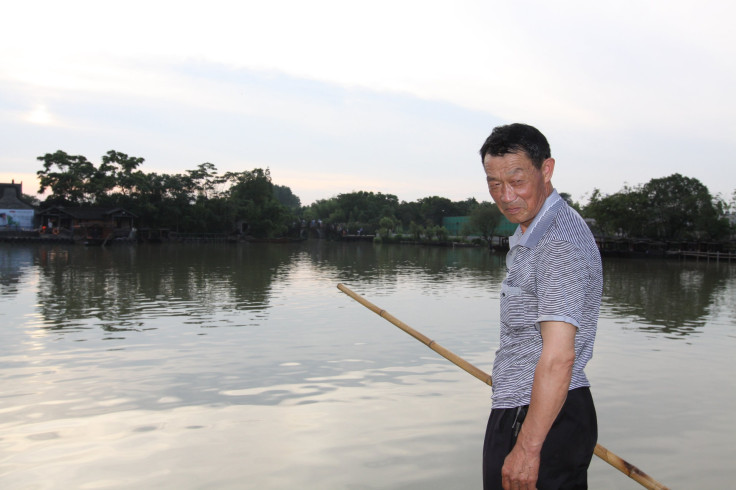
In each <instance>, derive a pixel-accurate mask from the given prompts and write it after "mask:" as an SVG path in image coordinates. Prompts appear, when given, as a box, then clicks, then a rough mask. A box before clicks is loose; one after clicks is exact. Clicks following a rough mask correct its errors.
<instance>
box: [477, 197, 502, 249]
mask: <svg viewBox="0 0 736 490" xmlns="http://www.w3.org/2000/svg"><path fill="white" fill-rule="evenodd" d="M502 217H503V215H502V213H501V210H500V209H498V206H496V205H495V204H492V203H490V202H482V203H480V204H479V205H478V207H476V208H475V209H474V210H473V211H471V212H470V227H471V228H472V229H473V230H474V231H475V232H476V233H478V234H479V235H480V236H481V237H483V239H484V240H486V241H490V240H491V239H492V238H493V232H494V230H495V229H496V227H497V226H498V225H499V224H500V223H501V219H502Z"/></svg>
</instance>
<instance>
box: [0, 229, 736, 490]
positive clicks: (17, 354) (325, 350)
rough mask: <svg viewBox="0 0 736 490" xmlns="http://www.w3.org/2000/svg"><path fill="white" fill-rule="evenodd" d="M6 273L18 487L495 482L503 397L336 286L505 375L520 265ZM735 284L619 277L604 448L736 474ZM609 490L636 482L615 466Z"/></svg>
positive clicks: (596, 376)
mask: <svg viewBox="0 0 736 490" xmlns="http://www.w3.org/2000/svg"><path fill="white" fill-rule="evenodd" d="M0 259H2V261H1V262H0V324H2V329H1V330H0V336H1V337H0V367H1V368H2V369H0V383H2V386H3V396H2V397H0V413H2V414H3V417H2V419H0V454H3V458H2V459H0V487H2V488H25V487H28V488H84V487H87V488H131V489H132V488H143V487H146V488H148V487H152V486H155V487H157V488H293V487H303V486H304V484H305V482H316V483H315V484H314V485H308V486H309V488H325V489H338V488H340V489H341V488H382V489H383V488H395V489H410V488H413V489H432V488H437V489H440V488H442V489H445V488H479V486H480V470H479V467H480V466H479V465H480V450H481V445H482V434H483V430H484V428H485V421H486V417H487V414H488V409H489V403H490V402H489V394H490V393H489V390H488V388H487V387H486V386H485V385H483V384H482V383H480V382H478V381H477V380H475V379H474V378H472V377H470V376H468V375H467V374H466V373H464V372H462V371H460V370H458V369H457V368H455V367H454V366H453V365H451V364H450V363H448V362H447V361H445V360H443V359H441V358H439V357H438V356H437V355H435V354H434V353H433V352H431V351H429V350H428V349H426V347H424V346H422V345H421V344H418V343H417V342H416V341H415V340H414V339H411V338H409V337H408V336H406V335H405V334H403V333H401V332H400V331H397V329H396V328H395V327H393V326H392V325H390V324H388V323H387V322H385V321H384V320H382V319H380V318H379V317H378V316H376V315H375V314H373V313H371V312H369V311H368V310H366V309H365V308H363V307H362V306H360V305H358V304H357V303H355V302H353V301H352V300H350V299H349V298H348V297H347V296H345V295H343V294H342V293H339V292H338V291H337V289H336V287H335V286H336V284H337V283H338V282H343V283H345V284H347V285H348V286H349V287H351V289H353V290H355V291H356V292H358V293H359V294H362V295H364V296H365V297H366V298H367V299H369V300H371V301H373V302H375V303H376V304H378V305H379V306H380V307H382V308H385V309H386V310H387V311H389V312H391V313H392V314H394V315H395V316H397V317H398V318H400V319H402V320H404V321H406V322H407V323H409V324H410V325H412V326H413V327H415V328H417V329H418V330H420V331H421V332H422V333H424V334H426V335H428V336H429V337H430V338H434V339H436V340H437V341H438V342H439V343H440V344H442V345H443V346H445V347H447V348H449V349H450V350H452V351H453V352H456V353H458V354H460V355H462V356H463V357H464V358H466V359H467V360H469V361H470V362H472V363H474V364H476V365H477V366H478V367H480V368H481V369H484V370H486V371H490V368H491V363H492V358H493V352H494V351H495V348H496V343H497V339H498V330H497V328H498V327H497V322H498V317H499V312H498V295H499V288H500V283H501V281H502V279H503V276H504V273H505V268H504V266H505V261H504V257H503V255H495V254H492V253H489V252H488V251H487V250H481V249H475V248H455V249H452V248H439V247H413V246H385V245H384V246H373V245H371V244H356V243H351V244H340V243H325V242H316V241H312V242H307V243H304V244H299V245H283V246H282V245H265V244H258V245H254V244H251V245H237V246H233V245H201V246H190V245H173V246H169V245H162V246H138V247H129V246H120V247H117V246H115V247H108V248H101V247H78V246H54V247H45V246H6V245H0ZM735 271H736V267H734V266H729V265H727V264H720V265H716V264H705V263H700V264H698V263H687V262H686V263H680V262H667V261H639V260H634V261H624V260H608V259H606V260H605V261H604V274H605V281H606V282H605V286H604V287H605V289H604V291H605V298H604V305H603V309H602V328H601V329H600V331H599V337H598V341H597V344H596V354H595V356H594V359H593V361H592V363H591V366H590V372H589V377H590V378H591V380H592V381H593V383H594V385H595V386H594V388H595V389H596V390H598V391H595V390H594V392H595V393H596V394H597V395H596V403H597V406H598V412H599V418H600V420H601V423H602V427H601V437H602V440H601V443H603V444H604V445H606V446H607V447H608V448H609V449H611V450H614V452H617V453H619V451H621V453H620V455H622V456H624V457H628V458H630V459H631V461H632V462H633V463H635V464H638V465H640V466H641V467H642V468H643V469H645V470H648V471H650V472H651V473H652V474H653V475H654V476H655V477H659V478H660V479H663V480H670V481H667V483H670V484H671V485H672V486H673V487H678V486H679V487H683V488H687V487H692V486H693V485H692V484H689V483H692V482H696V481H697V482H698V484H699V485H700V486H701V487H704V488H708V487H710V488H717V487H718V485H719V484H720V483H721V482H723V481H731V480H732V479H733V477H735V476H736V474H734V473H733V471H732V470H728V471H725V472H724V471H723V470H721V471H720V472H719V471H718V468H724V467H725V465H727V464H730V463H729V462H727V461H726V455H727V454H728V451H729V450H728V449H726V450H723V451H720V449H723V448H728V447H730V446H729V445H730V444H731V440H732V438H733V436H735V435H736V427H734V424H733V423H732V422H730V420H731V419H730V414H729V413H727V412H728V410H724V408H723V407H726V408H728V407H730V406H733V404H734V403H736V399H734V395H733V394H732V391H729V390H717V389H716V388H714V387H713V386H710V385H709V384H708V382H707V380H710V381H711V382H712V383H714V386H723V385H725V384H727V383H729V381H728V379H730V375H731V374H733V373H731V370H730V368H728V367H727V366H729V365H730V364H729V363H730V362H731V361H730V359H731V357H732V354H731V353H732V350H733V347H734V344H736V335H734V334H733V329H732V327H733V324H734V322H736V302H735V300H734V298H736V272H735ZM686 337H687V338H688V339H690V340H689V341H688V342H681V341H679V340H678V339H682V338H686ZM704 380H706V382H704ZM683 386H685V387H687V392H688V396H687V397H684V398H682V397H681V396H680V392H681V390H682V387H683ZM714 389H715V390H716V391H715V392H714ZM633 407H635V408H636V410H632V408H633ZM655 413H656V414H657V417H656V418H652V417H650V416H648V415H647V414H655ZM729 424H730V425H729ZM704 440H707V441H708V442H709V446H708V447H709V448H713V449H712V450H711V451H704V450H701V451H700V452H699V453H698V456H702V457H707V458H708V460H707V462H708V464H704V463H703V462H702V461H698V462H697V463H698V464H697V465H695V464H694V463H693V459H695V460H697V457H695V458H694V456H693V454H692V453H691V451H690V450H689V449H688V448H693V447H701V446H702V442H703V441H704ZM673 447H677V448H680V449H677V450H673V449H672V448H673ZM719 448H720V449H719ZM708 465H710V466H708ZM697 467H699V468H704V467H705V468H711V470H713V471H709V472H707V474H706V472H704V471H703V470H702V469H700V470H699V469H697ZM729 468H730V466H729ZM729 471H730V472H731V473H730V474H729ZM688 478H690V480H688ZM672 480H675V481H672ZM591 481H592V488H636V485H635V484H630V483H629V482H630V481H629V480H628V479H626V478H625V477H623V476H620V475H618V474H616V473H615V471H614V470H612V469H610V468H608V467H605V466H598V465H597V464H596V465H594V467H593V469H592V470H591ZM683 483H684V485H683Z"/></svg>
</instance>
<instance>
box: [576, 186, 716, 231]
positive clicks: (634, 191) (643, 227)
mask: <svg viewBox="0 0 736 490" xmlns="http://www.w3.org/2000/svg"><path fill="white" fill-rule="evenodd" d="M583 216H585V217H586V218H594V219H595V221H596V226H597V228H598V229H599V230H600V231H601V232H602V233H604V234H610V235H618V236H624V237H637V238H650V239H654V240H664V241H677V240H703V239H708V240H719V239H723V238H725V237H726V236H727V235H728V229H729V225H728V222H727V219H726V218H725V206H724V205H723V203H722V200H719V199H714V198H713V197H712V196H711V194H710V192H709V191H708V188H707V187H705V186H704V185H703V184H702V183H700V182H699V181H698V180H697V179H692V178H689V177H683V176H682V175H680V174H673V175H670V176H669V177H663V178H660V179H652V180H650V181H649V182H647V183H646V184H644V185H641V186H638V187H633V188H632V187H628V186H626V187H624V188H623V189H622V190H621V191H620V192H617V193H615V194H612V195H606V196H603V195H601V193H600V191H599V190H598V189H595V190H594V191H593V195H592V196H591V198H590V201H589V203H588V204H587V205H586V206H585V208H584V209H583Z"/></svg>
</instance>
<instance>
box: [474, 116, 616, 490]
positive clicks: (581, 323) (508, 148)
mask: <svg viewBox="0 0 736 490" xmlns="http://www.w3.org/2000/svg"><path fill="white" fill-rule="evenodd" d="M480 155H481V158H482V161H483V167H484V169H485V173H486V179H487V181H488V190H489V191H490V193H491V197H493V200H494V201H495V202H496V205H497V206H498V208H499V209H500V211H501V212H502V213H503V214H504V216H506V218H507V219H508V220H509V221H511V222H512V223H518V225H519V226H518V227H517V229H516V232H515V233H514V235H513V236H511V237H510V239H509V245H510V250H509V252H508V255H507V256H506V268H507V275H506V278H505V279H504V281H503V284H502V287H501V332H500V336H501V339H500V345H499V348H498V351H497V352H496V358H495V360H494V363H493V407H492V410H491V415H490V418H489V420H488V427H487V429H486V436H485V443H484V447H483V484H484V488H485V489H486V490H488V489H496V488H504V489H511V488H513V489H517V488H520V489H527V488H528V489H534V488H539V489H561V488H565V489H568V488H587V470H588V465H589V464H590V460H591V458H592V456H593V450H594V448H595V445H596V441H597V437H598V429H597V421H596V414H595V407H594V405H593V399H592V397H591V394H590V388H589V387H590V384H589V382H588V379H587V377H586V376H585V373H584V372H583V368H584V367H585V365H586V363H587V362H588V360H589V359H590V358H591V356H592V354H593V342H594V340H595V333H596V326H597V322H598V310H599V308H600V301H601V290H602V283H603V276H602V271H601V259H600V253H599V251H598V248H597V246H596V244H595V240H594V239H593V235H592V234H591V232H590V230H589V228H588V226H587V225H586V223H585V222H584V221H583V219H582V218H581V217H580V215H578V213H577V212H575V210H573V209H572V208H571V207H569V206H568V205H567V203H566V202H565V201H564V200H563V199H562V198H561V197H560V196H559V194H558V193H557V192H556V191H555V190H554V188H553V186H552V181H551V180H552V173H553V171H554V168H555V160H554V159H553V158H552V157H551V153H550V148H549V144H548V142H547V139H546V138H545V137H544V135H543V134H542V133H541V132H539V130H537V129H536V128H534V127H532V126H528V125H525V124H510V125H507V126H499V127H497V128H495V129H494V130H493V132H492V133H491V135H490V136H489V137H488V139H486V141H485V143H484V144H483V147H482V148H481V150H480Z"/></svg>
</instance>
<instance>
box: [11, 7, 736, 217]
mask: <svg viewBox="0 0 736 490" xmlns="http://www.w3.org/2000/svg"><path fill="white" fill-rule="evenodd" d="M3 12H4V13H3V19H2V21H0V23H1V24H2V27H1V28H0V42H1V43H2V46H3V49H2V50H0V182H10V181H11V180H14V181H15V182H16V183H17V182H22V183H23V191H24V193H26V194H34V193H35V192H36V191H37V190H38V184H37V181H36V171H38V170H40V169H41V168H42V167H41V162H39V161H38V160H37V157H39V156H42V155H44V154H46V153H53V152H55V151H57V150H62V151H65V152H66V153H68V154H71V155H83V156H85V157H87V159H88V160H90V161H92V162H93V163H95V164H99V163H100V161H101V157H102V155H104V154H105V153H106V152H107V151H109V150H116V151H119V152H123V153H126V154H128V155H131V156H136V157H142V158H144V159H145V162H144V163H143V164H142V166H141V167H139V169H140V170H143V171H144V172H146V173H150V172H160V173H183V172H185V171H186V170H192V169H195V168H197V166H199V165H200V164H202V163H205V162H209V163H212V164H214V165H215V167H216V168H217V170H218V172H219V173H224V172H227V171H233V172H240V171H245V170H252V169H254V168H268V169H269V170H270V172H271V177H272V179H273V182H274V184H278V185H285V186H288V187H290V188H291V190H292V192H293V193H294V194H295V195H297V196H298V197H299V198H300V199H301V202H302V204H304V205H307V204H310V203H312V202H314V201H315V200H319V199H329V198H330V197H333V196H336V195H338V194H342V193H348V192H352V191H372V192H381V193H384V194H393V195H396V196H397V197H398V198H399V199H400V200H402V201H414V200H417V199H420V198H423V197H427V196H442V197H447V198H450V199H452V200H464V199H467V198H476V199H477V200H479V201H489V200H490V197H489V196H488V191H487V187H486V184H485V175H484V173H483V169H482V166H481V161H480V157H479V155H478V150H479V148H480V146H481V145H482V143H483V141H484V140H485V138H486V137H487V136H488V134H490V131H491V130H492V129H493V127H495V126H497V125H500V124H508V123H511V122H524V123H527V124H532V125H533V126H536V127H537V128H539V129H540V130H541V131H542V132H543V133H544V134H545V135H546V137H547V139H548V140H549V142H550V145H551V148H552V156H553V157H554V158H555V160H556V167H555V174H554V177H553V179H552V182H553V184H554V185H555V187H556V188H557V190H558V191H560V192H567V193H569V194H571V196H572V197H573V199H574V200H577V201H580V202H583V203H584V202H586V201H587V198H588V197H589V196H590V194H591V193H592V191H593V190H594V189H596V188H597V189H600V191H601V192H603V193H604V194H611V193H615V192H618V191H619V190H621V189H622V188H623V187H624V186H625V185H637V184H643V183H646V182H648V181H649V180H650V179H653V178H661V177H666V176H669V175H672V174H674V173H680V174H682V175H684V176H686V177H692V178H696V179H698V180H699V181H700V182H702V183H703V184H705V185H706V186H707V187H708V189H709V190H710V191H711V193H712V194H714V195H716V194H719V193H720V194H721V195H722V196H723V197H724V198H725V199H726V200H727V201H728V200H730V199H731V196H732V195H733V193H734V191H736V162H734V155H735V154H736V119H735V118H734V116H736V93H735V90H736V29H734V28H733V19H734V18H736V3H734V2H730V1H726V0H723V1H710V0H705V1H699V2H692V1H679V0H672V1H648V2H642V1H630V0H622V1H621V0H620V1H616V2H590V1H557V2H542V1H540V2H533V1H523V0H522V1H518V2H508V1H503V2H502V1H495V0H487V1H465V0H459V1H458V0H453V1H431V0H429V1H428V0H422V1H402V0H391V1H384V0H374V1H371V2H358V1H352V2H351V1H345V0H339V1H330V0H312V1H309V2H304V1H296V0H294V1H292V0H269V1H267V2H266V1H262V0H261V1H257V2H256V1H221V0H208V1H207V2H203V1H202V2H193V1H186V0H179V1H156V0H145V1H138V0H128V1H126V2H100V1H97V0H94V1H76V0H69V1H64V2H59V1H34V0H26V1H24V2H12V3H11V4H9V5H6V6H4V7H3Z"/></svg>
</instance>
